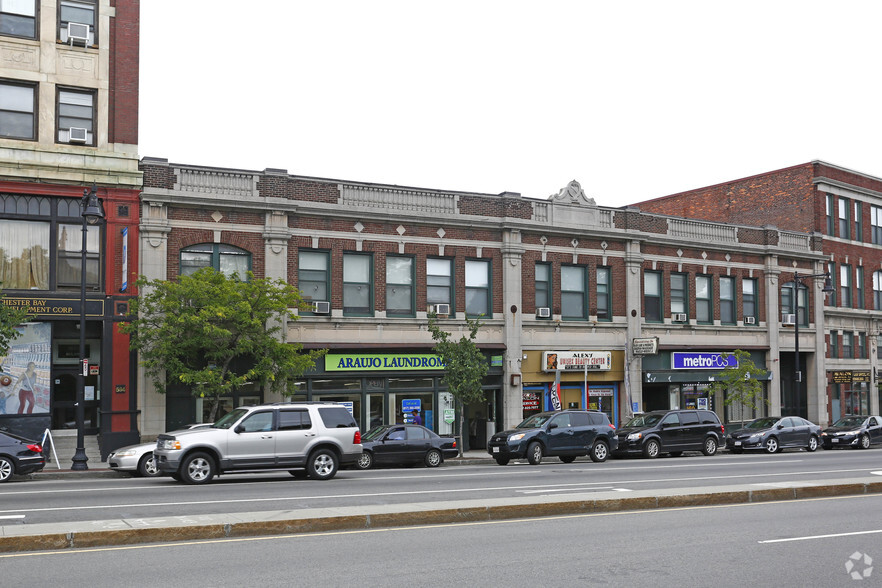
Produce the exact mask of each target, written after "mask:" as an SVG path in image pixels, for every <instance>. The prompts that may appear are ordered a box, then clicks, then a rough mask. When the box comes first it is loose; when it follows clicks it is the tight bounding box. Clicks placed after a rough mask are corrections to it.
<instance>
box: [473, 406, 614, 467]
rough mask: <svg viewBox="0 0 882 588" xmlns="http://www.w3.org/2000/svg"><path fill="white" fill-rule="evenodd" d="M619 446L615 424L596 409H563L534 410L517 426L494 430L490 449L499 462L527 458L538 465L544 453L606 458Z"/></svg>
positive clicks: (572, 457)
mask: <svg viewBox="0 0 882 588" xmlns="http://www.w3.org/2000/svg"><path fill="white" fill-rule="evenodd" d="M617 446H618V437H617V436H616V429H615V427H614V426H613V425H612V424H611V423H610V422H609V418H607V416H606V414H604V413H602V412H600V411H597V410H562V411H548V412H540V413H537V414H534V415H532V416H530V417H528V418H526V419H524V421H523V422H522V423H521V424H519V425H518V426H517V427H515V428H514V429H508V430H506V431H501V432H499V433H496V434H494V435H493V436H492V437H491V438H490V441H488V442H487V451H488V453H490V455H491V456H492V457H493V459H495V460H496V463H498V464H499V465H507V464H508V462H509V461H511V460H512V459H524V458H526V459H527V461H529V462H530V463H531V464H532V465H538V464H539V463H540V462H541V461H542V457H543V456H545V455H548V456H556V457H560V460H561V461H562V462H564V463H570V462H572V461H573V460H575V459H576V458H577V457H579V456H581V455H587V456H589V457H590V458H591V460H592V461H595V462H600V461H606V458H607V457H608V456H609V453H610V451H613V450H615V448H616V447H617Z"/></svg>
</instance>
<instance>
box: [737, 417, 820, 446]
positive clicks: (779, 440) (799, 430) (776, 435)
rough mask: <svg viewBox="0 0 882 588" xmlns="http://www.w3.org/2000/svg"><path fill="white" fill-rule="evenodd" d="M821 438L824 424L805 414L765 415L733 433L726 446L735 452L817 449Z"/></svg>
mask: <svg viewBox="0 0 882 588" xmlns="http://www.w3.org/2000/svg"><path fill="white" fill-rule="evenodd" d="M820 438H821V427H820V426H818V425H816V424H814V423H813V422H811V421H807V420H805V419H804V418H802V417H798V416H788V417H762V418H759V419H755V420H753V421H750V422H749V423H747V425H745V426H744V428H742V429H738V430H737V431H733V432H732V433H730V434H729V437H728V438H726V448H727V449H729V450H730V451H731V452H732V453H741V452H742V451H747V450H761V451H765V452H767V453H777V452H779V451H783V450H784V449H787V448H791V447H793V448H800V449H803V448H804V449H805V450H807V451H814V450H816V449H817V448H818V443H819V439H820Z"/></svg>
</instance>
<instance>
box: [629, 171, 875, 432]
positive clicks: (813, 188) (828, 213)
mask: <svg viewBox="0 0 882 588" xmlns="http://www.w3.org/2000/svg"><path fill="white" fill-rule="evenodd" d="M634 206H635V207H637V208H639V209H640V210H641V211H643V212H653V213H660V214H668V215H675V216H679V217H684V218H691V219H704V220H709V221H715V222H723V223H743V224H751V225H756V226H774V227H778V228H780V229H783V230H790V231H803V232H809V233H811V234H812V235H813V238H814V239H816V240H817V241H819V242H820V246H821V251H822V253H823V254H824V261H823V263H822V264H819V265H817V266H816V267H814V268H812V271H805V270H804V269H802V268H794V269H790V270H789V271H784V272H782V275H781V279H782V282H783V287H784V289H783V290H782V293H783V294H784V295H785V297H786V300H784V301H783V302H782V311H783V315H784V316H782V320H783V319H785V318H786V319H788V320H789V319H790V317H789V316H786V315H796V317H798V322H797V324H796V325H794V326H795V327H797V328H798V329H799V354H800V361H801V363H802V364H803V365H804V366H807V369H806V368H803V369H804V370H805V371H807V373H808V378H807V382H806V384H807V385H803V386H797V385H796V384H795V382H794V381H795V380H796V366H795V353H796V347H795V345H796V338H795V332H794V331H795V330H796V329H794V328H790V329H789V330H787V331H784V332H785V333H786V335H785V336H784V342H783V345H782V349H783V350H784V355H783V357H782V378H783V379H782V393H783V395H784V397H785V398H787V399H793V398H796V397H797V396H796V393H795V389H796V388H797V387H798V388H801V390H800V392H801V394H800V395H799V397H798V402H800V404H799V405H800V406H806V403H805V402H806V394H807V393H808V395H809V396H813V395H815V394H817V395H819V396H820V397H821V398H820V402H821V403H822V405H824V406H825V407H826V415H824V414H822V415H821V416H826V417H827V418H829V419H830V420H836V419H837V418H839V417H840V416H841V415H845V414H878V412H879V406H880V401H879V396H880V395H879V391H878V390H879V388H878V378H877V377H876V374H877V373H878V366H879V358H878V349H879V346H878V344H877V343H878V338H879V336H880V333H882V329H880V320H882V179H880V178H876V177H873V176H870V175H868V174H864V173H861V172H857V171H853V170H849V169H845V168H842V167H839V166H836V165H832V164H829V163H825V162H823V161H812V162H809V163H805V164H801V165H796V166H793V167H788V168H785V169H780V170H775V171H770V172H767V173H763V174H758V175H755V176H751V177H748V178H742V179H738V180H733V181H730V182H724V183H720V184H717V185H714V186H708V187H705V188H698V189H695V190H690V191H688V192H682V193H679V194H672V195H669V196H665V197H662V198H656V199H653V200H648V201H645V202H640V203H637V204H635V205H634ZM795 271H799V272H800V273H803V274H805V273H815V272H818V273H823V272H829V273H830V276H831V279H832V286H833V292H832V293H831V294H829V295H828V296H826V297H825V300H824V303H823V304H815V300H817V298H816V297H815V294H817V289H816V288H810V289H809V290H810V292H811V295H810V296H809V297H808V298H809V299H808V300H807V301H803V300H802V297H800V300H799V302H798V306H797V302H796V298H795V297H793V296H792V295H789V293H788V292H787V288H788V287H789V288H790V289H791V291H792V286H793V276H794V272H795ZM802 282H803V283H806V280H802ZM782 300H783V299H782ZM807 305H808V307H810V308H813V309H814V310H813V311H812V312H805V308H806V306H807ZM807 391H808V392H807ZM808 401H809V402H811V398H808ZM785 404H786V403H785ZM790 404H791V405H792V406H793V407H794V408H795V407H796V405H795V404H794V402H793V401H792V400H791V401H790Z"/></svg>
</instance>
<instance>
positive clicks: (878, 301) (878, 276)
mask: <svg viewBox="0 0 882 588" xmlns="http://www.w3.org/2000/svg"><path fill="white" fill-rule="evenodd" d="M873 308H874V309H875V310H882V271H876V272H873Z"/></svg>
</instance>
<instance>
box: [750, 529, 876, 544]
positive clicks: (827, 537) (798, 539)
mask: <svg viewBox="0 0 882 588" xmlns="http://www.w3.org/2000/svg"><path fill="white" fill-rule="evenodd" d="M875 533H882V529H874V530H872V531H854V532H852V533H830V534H829V535H806V536H805V537H788V538H786V539H766V540H764V541H757V543H787V542H789V541H811V540H812V539H832V538H833V537H853V536H855V535H873V534H875Z"/></svg>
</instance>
